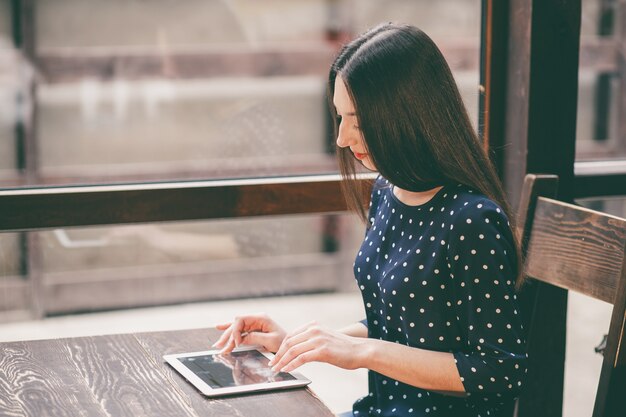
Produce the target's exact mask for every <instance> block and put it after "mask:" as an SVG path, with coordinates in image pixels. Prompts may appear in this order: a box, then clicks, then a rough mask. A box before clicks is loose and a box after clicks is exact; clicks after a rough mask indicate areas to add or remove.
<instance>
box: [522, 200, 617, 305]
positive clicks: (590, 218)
mask: <svg viewBox="0 0 626 417" xmlns="http://www.w3.org/2000/svg"><path fill="white" fill-rule="evenodd" d="M625 242H626V220H624V219H620V218H618V217H613V216H609V215H606V214H603V213H598V212H594V211H592V210H587V209H583V208H581V207H576V206H572V205H570V204H567V203H562V202H558V201H554V200H550V199H545V198H540V199H539V200H538V202H537V208H536V211H535V220H534V222H533V229H532V232H531V237H530V243H529V248H528V254H527V259H528V264H527V274H528V276H530V277H533V278H536V279H540V280H541V281H544V282H549V283H551V284H553V285H557V286H559V287H561V288H567V289H573V290H576V291H577V292H580V293H582V294H585V295H589V296H591V297H594V298H597V299H599V300H602V301H606V302H608V303H613V302H614V300H615V294H616V286H617V281H618V278H619V276H620V271H621V268H622V259H623V256H624V254H623V251H624V244H625ZM591 277H593V279H591Z"/></svg>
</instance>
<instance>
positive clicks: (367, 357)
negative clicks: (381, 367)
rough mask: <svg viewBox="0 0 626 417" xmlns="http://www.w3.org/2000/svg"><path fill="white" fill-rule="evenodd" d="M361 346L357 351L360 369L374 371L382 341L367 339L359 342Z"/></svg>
mask: <svg viewBox="0 0 626 417" xmlns="http://www.w3.org/2000/svg"><path fill="white" fill-rule="evenodd" d="M359 342H360V343H361V345H360V346H359V347H358V349H357V352H358V353H357V355H356V356H357V364H358V366H357V367H358V368H365V369H372V367H373V366H374V361H375V359H376V357H377V353H376V352H377V349H378V347H379V346H380V343H379V342H380V341H379V340H376V339H369V338H365V339H363V340H359Z"/></svg>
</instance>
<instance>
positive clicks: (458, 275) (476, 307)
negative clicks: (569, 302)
mask: <svg viewBox="0 0 626 417" xmlns="http://www.w3.org/2000/svg"><path fill="white" fill-rule="evenodd" d="M448 243H449V246H448V265H449V268H450V274H451V282H452V287H453V300H454V302H455V303H456V314H457V317H456V318H457V321H458V324H459V326H460V328H461V331H462V334H463V335H464V340H463V342H464V344H465V348H464V349H463V350H462V351H459V352H453V354H454V359H455V363H456V366H457V369H458V371H459V374H460V376H461V381H462V383H463V386H464V387H465V391H466V392H467V393H470V395H471V394H472V393H482V394H485V395H487V394H497V395H498V396H501V395H506V396H507V397H508V396H517V394H518V392H519V390H520V388H521V386H522V383H523V380H524V376H525V374H526V359H527V355H526V342H525V337H524V331H523V327H522V323H521V313H520V311H519V307H518V303H517V296H516V295H515V278H516V275H517V253H516V250H515V246H514V243H513V236H512V233H511V230H510V227H509V224H508V220H507V218H506V216H505V214H504V212H503V211H502V209H501V208H499V207H498V206H497V205H496V204H495V203H494V202H492V201H491V200H487V199H484V200H479V201H477V202H473V203H470V204H469V205H467V206H465V207H464V208H463V209H462V210H461V211H460V212H459V213H458V216H456V218H455V221H454V222H453V225H452V227H451V230H450V235H449V240H448Z"/></svg>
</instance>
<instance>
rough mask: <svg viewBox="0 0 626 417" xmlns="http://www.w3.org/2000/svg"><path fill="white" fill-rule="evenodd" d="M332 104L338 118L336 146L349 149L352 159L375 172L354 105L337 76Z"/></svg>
mask: <svg viewBox="0 0 626 417" xmlns="http://www.w3.org/2000/svg"><path fill="white" fill-rule="evenodd" d="M333 104H334V105H335V110H336V111H337V116H338V117H339V133H338V136H337V146H339V147H341V148H347V147H349V148H350V151H352V154H354V157H355V158H356V159H358V160H359V161H361V163H362V164H363V165H364V166H365V168H367V169H369V170H371V171H376V167H375V166H374V163H373V162H372V159H371V157H370V155H369V153H367V147H366V146H365V140H364V139H363V133H362V132H361V129H360V128H359V126H358V120H357V117H356V112H355V109H354V104H353V103H352V99H351V98H350V94H348V89H347V88H346V85H345V83H344V82H343V80H342V79H341V77H340V76H339V75H337V78H335V94H334V96H333Z"/></svg>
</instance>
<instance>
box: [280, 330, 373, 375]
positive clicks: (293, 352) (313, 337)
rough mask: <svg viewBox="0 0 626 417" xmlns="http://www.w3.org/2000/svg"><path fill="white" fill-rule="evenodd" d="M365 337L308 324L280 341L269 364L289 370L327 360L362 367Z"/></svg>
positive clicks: (353, 367)
mask: <svg viewBox="0 0 626 417" xmlns="http://www.w3.org/2000/svg"><path fill="white" fill-rule="evenodd" d="M366 343H367V339H363V338H358V337H352V336H348V335H346V334H343V333H340V332H336V331H332V330H328V329H325V328H322V327H320V326H319V325H317V323H315V322H313V323H309V324H307V325H305V326H303V327H301V328H299V329H297V330H295V331H293V332H292V333H291V334H289V335H288V336H287V337H285V339H284V340H283V343H282V345H281V346H280V349H278V351H277V352H276V355H275V357H274V359H272V360H271V361H270V365H271V366H272V369H273V370H274V371H275V372H279V371H283V372H290V371H293V370H294V369H296V368H298V367H299V366H301V365H304V364H305V363H308V362H326V363H329V364H331V365H335V366H338V367H340V368H344V369H357V368H362V367H363V364H364V354H365V349H364V347H365V345H366Z"/></svg>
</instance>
